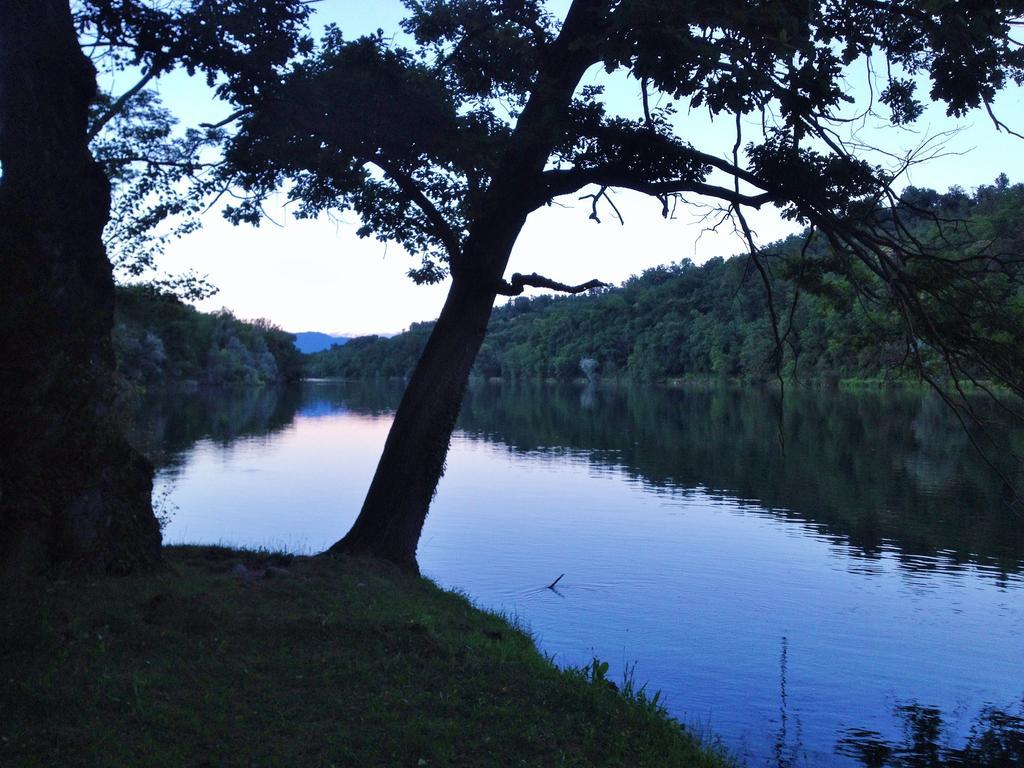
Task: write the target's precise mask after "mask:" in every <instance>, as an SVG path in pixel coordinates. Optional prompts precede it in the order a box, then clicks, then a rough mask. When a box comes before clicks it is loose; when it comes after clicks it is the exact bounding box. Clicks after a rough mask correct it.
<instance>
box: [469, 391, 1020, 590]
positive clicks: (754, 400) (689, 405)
mask: <svg viewBox="0 0 1024 768" xmlns="http://www.w3.org/2000/svg"><path fill="white" fill-rule="evenodd" d="M460 426H461V428H462V429H463V430H464V431H465V432H467V433H468V434H470V435H473V436H477V437H479V438H482V439H485V440H490V441H500V442H503V443H506V444H508V445H510V446H511V447H512V448H513V449H514V450H517V451H521V452H526V453H534V454H536V453H538V452H539V453H544V452H551V453H558V452H562V451H564V450H565V449H570V450H575V451H581V452H584V453H585V454H586V456H587V458H588V459H589V460H590V461H591V462H593V463H595V464H603V465H607V466H613V467H621V468H622V469H623V470H624V471H626V472H627V473H629V474H630V475H632V476H634V477H636V478H637V479H640V480H642V481H644V482H646V483H647V484H649V485H651V486H654V487H656V488H664V489H667V490H675V489H692V488H701V489H704V490H707V491H709V492H711V493H712V494H715V493H720V494H723V495H727V496H730V497H737V498H740V499H751V500H755V501H756V502H757V503H758V504H759V505H761V506H764V507H767V508H768V509H769V510H770V511H771V512H772V513H773V514H775V515H776V516H778V517H781V518H785V519H789V520H792V521H793V522H797V523H800V524H803V525H805V526H808V527H810V528H811V529H813V530H814V531H815V533H818V534H824V535H826V536H830V537H834V538H835V540H836V542H837V543H838V544H841V545H843V546H849V545H853V546H854V547H855V548H856V552H855V553H856V554H860V555H861V556H863V557H868V558H877V557H879V556H880V554H881V552H882V551H883V549H884V548H886V547H892V546H896V547H897V548H898V550H899V555H900V558H901V563H902V565H903V566H905V567H907V568H910V569H915V570H919V569H923V568H936V567H948V566H950V565H952V566H956V565H957V564H961V563H966V562H976V563H984V564H988V565H996V566H998V567H999V568H1000V569H1002V570H1003V571H1004V572H1016V571H1017V570H1018V569H1019V568H1020V565H1021V564H1022V561H1024V526H1021V525H1020V519H1019V517H1018V515H1017V514H1015V513H1014V511H1013V510H1011V509H1010V508H1009V506H1008V504H1007V501H1006V498H1005V496H1004V494H1003V491H1002V488H1001V483H1000V482H999V479H998V477H997V476H996V475H995V474H994V473H993V472H992V470H991V469H990V468H989V467H988V466H987V465H986V464H985V462H984V460H983V459H982V458H981V457H980V456H979V455H978V454H977V452H976V451H974V450H973V449H972V448H971V447H970V444H969V442H968V440H967V439H966V437H965V435H964V434H963V433H962V431H960V428H959V426H958V424H957V423H956V421H955V419H954V418H953V417H952V415H951V414H949V413H948V412H947V411H944V410H943V406H942V405H941V403H936V402H935V401H934V399H933V398H932V397H928V396H924V397H922V396H921V395H919V394H916V393H912V392H906V391H884V392H870V393H858V394H851V393H843V392H838V393H837V392H821V391H807V390H804V391H795V392H791V393H789V394H787V398H786V404H785V414H784V420H783V435H784V439H785V452H783V451H781V450H780V449H779V441H778V436H777V431H778V395H777V393H776V392H775V391H773V390H770V389H756V388H746V389H731V388H717V387H708V388H687V389H684V390H665V389H656V388H650V387H641V388H602V389H600V390H599V392H598V395H597V396H596V397H594V398H590V397H588V398H586V407H584V405H583V403H582V402H581V398H580V393H579V391H578V389H574V388H571V387H559V386H547V385H538V384H518V385H516V384H509V383H506V384H504V385H503V386H500V387H476V388H472V389H471V390H470V392H469V395H468V396H467V398H466V401H465V403H464V405H463V410H462V415H461V417H460ZM1011 437H1012V438H1013V439H1015V440H1017V441H1020V440H1021V437H1022V435H1020V434H1014V435H1012V436H1011ZM943 564H945V566H944V565H943Z"/></svg>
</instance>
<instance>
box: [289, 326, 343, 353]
mask: <svg viewBox="0 0 1024 768" xmlns="http://www.w3.org/2000/svg"><path fill="white" fill-rule="evenodd" d="M348 340H349V337H348V336H331V335H330V334H327V333H320V332H319V331H302V332H301V333H296V334H295V348H296V349H298V350H299V352H302V353H303V354H304V355H311V354H313V353H314V352H323V351H324V350H325V349H330V348H331V347H333V346H334V345H335V344H337V345H339V346H340V345H342V344H344V343H346V342H347V341H348Z"/></svg>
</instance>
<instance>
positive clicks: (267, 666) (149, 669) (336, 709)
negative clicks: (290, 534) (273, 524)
mask: <svg viewBox="0 0 1024 768" xmlns="http://www.w3.org/2000/svg"><path fill="white" fill-rule="evenodd" d="M166 556H167V567H166V568H165V569H163V570H162V571H160V572H158V573H155V574H149V575H137V576H131V577H127V578H122V579H105V580H98V581H95V582H91V583H61V582H58V583H52V584H48V585H45V586H40V587H38V588H36V589H34V590H28V591H25V590H23V591H20V592H18V593H16V594H10V593H7V594H3V595H0V648H2V649H3V653H2V654H0V673H2V674H0V765H4V766H37V765H38V766H44V765H45V766H90V767H91V766H304V767H305V766H332V765H333V766H376V765H380V766H392V765H393V766H416V767H417V768H418V767H419V766H450V765H462V766H491V765H495V766H563V765H564V766H587V765H594V766H620V765H621V766H637V765H650V766H677V765H678V766H684V765H685V766H721V765H723V764H725V762H726V761H725V760H724V759H723V758H722V757H721V756H720V755H718V754H715V753H714V752H713V751H712V750H708V749H706V748H702V747H701V746H700V745H699V744H698V743H697V742H696V740H695V739H694V738H693V737H691V736H690V735H689V734H688V733H686V732H685V731H684V730H683V729H682V728H681V727H680V726H679V725H678V724H677V723H675V722H674V721H672V720H670V719H669V718H667V717H666V716H665V715H664V714H663V713H662V712H661V710H660V709H659V708H658V707H657V706H656V705H654V704H652V703H651V702H650V701H648V700H646V699H645V698H644V697H643V696H636V695H632V696H626V695H623V694H622V692H618V691H616V690H615V688H614V686H612V685H611V684H610V683H609V682H607V681H605V680H604V679H603V678H604V676H603V674H602V671H603V670H602V668H601V667H597V668H596V670H591V671H589V672H579V671H568V672H564V671H559V670H558V669H556V668H555V667H554V666H553V665H552V664H551V663H550V662H548V661H547V660H546V659H544V658H543V657H542V656H541V655H540V654H539V653H538V652H537V650H536V648H535V647H534V645H533V643H532V642H531V640H530V639H529V638H528V637H527V636H526V635H525V634H523V633H522V632H520V631H518V630H516V629H514V628H513V627H511V626H510V625H509V624H508V623H507V622H505V621H504V620H502V619H501V618H499V617H497V616H494V615H491V614H488V613H485V612H482V611H480V610H477V609H475V608H473V607H472V606H471V605H470V604H469V603H468V601H466V600H465V599H464V598H462V597H460V596H458V595H455V594H452V593H449V592H444V591H442V590H440V589H438V588H437V587H436V586H435V585H434V584H432V583H431V582H429V581H427V580H425V579H414V578H410V577H406V576H402V575H401V574H398V573H396V572H394V571H392V570H391V569H389V568H387V567H385V566H382V565H379V564H374V563H370V562H362V561H351V560H344V559H342V560H329V559H322V558H314V559H309V558H288V557H281V556H269V555H256V554H251V553H239V552H234V551H231V550H227V549H221V548H175V549H169V550H167V552H166Z"/></svg>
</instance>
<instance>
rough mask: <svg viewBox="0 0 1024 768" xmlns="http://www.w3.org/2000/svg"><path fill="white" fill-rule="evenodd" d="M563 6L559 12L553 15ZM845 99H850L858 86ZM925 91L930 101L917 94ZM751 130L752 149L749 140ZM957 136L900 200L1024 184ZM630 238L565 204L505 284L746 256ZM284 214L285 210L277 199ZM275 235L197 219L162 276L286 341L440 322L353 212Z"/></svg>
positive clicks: (183, 101)
mask: <svg viewBox="0 0 1024 768" xmlns="http://www.w3.org/2000/svg"><path fill="white" fill-rule="evenodd" d="M566 4H567V3H566V2H565V0H560V1H559V2H557V3H552V7H554V8H556V9H557V8H561V7H564V6H565V5H566ZM402 10H403V9H402V6H401V4H400V2H397V0H374V1H373V2H366V0H322V2H321V3H320V4H319V5H318V11H317V15H316V16H315V17H314V20H313V27H314V29H317V28H318V27H319V26H320V25H322V24H323V23H325V22H326V21H333V22H335V23H337V24H338V25H339V26H340V27H341V29H342V31H343V32H344V33H345V36H346V37H347V38H352V37H356V36H358V35H360V34H364V33H367V32H372V31H373V30H375V29H377V28H378V27H379V28H381V29H383V30H384V32H385V34H391V33H395V34H400V30H399V29H398V21H399V19H400V18H401V17H402ZM850 79H851V85H850V87H851V90H854V91H856V90H859V89H858V88H857V85H856V79H857V76H856V74H852V75H851V78H850ZM590 83H601V84H605V85H607V86H608V93H609V102H610V103H611V104H612V105H614V107H615V108H616V109H617V110H619V111H621V112H622V113H624V114H635V113H636V112H637V111H638V110H639V98H638V95H637V94H638V90H637V89H636V84H635V82H629V81H626V80H625V79H624V78H615V79H613V80H611V81H609V78H608V76H607V75H605V74H604V73H603V71H601V70H600V69H595V70H594V71H592V72H591V73H589V74H588V75H587V77H586V78H585V80H584V84H590ZM157 88H158V90H159V91H160V93H161V95H162V97H163V99H164V101H165V102H166V103H167V105H168V106H169V107H170V108H171V109H172V110H174V111H175V113H176V114H178V115H179V117H181V119H182V122H183V123H184V124H186V125H187V124H190V123H193V124H194V123H196V122H200V121H213V120H217V119H219V118H220V117H222V116H223V115H224V114H226V112H227V110H226V109H225V108H224V106H223V105H221V104H218V103H216V102H215V101H214V100H212V99H211V96H210V94H209V91H207V90H206V89H205V88H204V87H203V85H202V83H201V82H200V81H198V80H190V79H189V78H187V77H186V76H184V75H183V74H174V75H172V76H170V77H167V78H164V79H163V80H162V81H160V82H159V84H158V86H157ZM923 92H924V93H925V94H927V89H924V90H923ZM996 111H997V114H998V115H999V117H1000V118H1001V119H1002V120H1003V121H1004V122H1006V123H1008V124H1009V125H1011V126H1013V127H1014V128H1015V129H1016V130H1021V129H1022V128H1024V93H1022V90H1021V89H1020V88H1016V89H1011V90H1008V91H1007V92H1005V93H1003V94H1001V95H1000V97H999V100H998V101H997V102H996ZM677 123H678V125H679V126H680V127H681V135H683V136H684V137H685V138H687V139H689V140H691V141H692V142H693V143H694V144H695V145H696V146H698V147H699V148H701V149H703V150H704V151H709V152H712V153H715V154H719V155H722V156H725V155H726V154H727V153H728V152H729V151H730V150H731V146H732V143H733V139H734V127H733V124H732V121H731V119H727V120H726V121H718V122H715V123H714V124H712V123H711V122H710V121H709V120H708V118H707V116H706V115H705V114H704V113H694V114H687V113H686V112H685V110H683V109H680V114H679V115H678V120H677ZM756 127H757V126H756V125H755V124H754V123H751V124H750V138H752V139H756V135H755V133H754V130H755V128H756ZM953 127H957V126H956V124H955V123H954V122H953V121H951V120H949V119H947V118H946V117H945V114H944V110H943V109H942V108H941V107H932V108H929V110H928V111H927V112H926V114H925V116H924V117H923V118H922V119H921V120H919V121H918V123H917V124H916V125H915V126H914V127H913V131H907V130H897V129H892V128H879V127H875V126H871V125H869V126H867V127H865V128H863V129H862V131H863V136H864V138H865V139H866V140H868V141H870V143H872V144H874V145H876V146H884V147H886V148H887V149H892V150H893V151H896V152H900V151H906V150H908V149H910V148H912V147H914V146H916V145H917V144H918V143H919V142H920V141H921V138H922V136H923V135H927V134H934V133H937V132H939V131H945V130H948V129H950V128H953ZM959 127H960V128H961V129H962V130H961V131H960V132H959V133H958V134H957V135H955V136H953V137H952V138H951V139H949V140H948V142H947V144H946V146H945V151H946V152H947V153H956V154H951V155H948V156H945V157H939V158H936V159H934V160H932V161H930V162H929V163H926V164H924V165H921V166H917V167H915V168H914V169H912V172H911V173H910V174H908V176H907V177H905V179H904V180H903V181H902V182H897V184H896V186H897V188H900V189H902V188H903V187H904V186H906V185H908V184H914V185H916V186H921V187H933V188H936V189H938V190H940V191H945V190H946V189H947V188H948V187H949V186H951V185H953V184H959V185H960V186H962V187H965V188H967V189H970V188H973V187H976V186H978V185H980V184H990V183H992V181H993V180H994V179H995V177H996V176H997V175H998V174H999V173H1000V172H1005V173H1006V174H1007V175H1008V176H1009V177H1010V180H1011V182H1019V181H1024V173H1022V172H1021V170H1022V167H1021V162H1020V160H1019V159H1018V158H1019V157H1020V156H1021V155H1022V149H1024V142H1022V141H1021V140H1020V139H1017V138H1014V137H1012V136H1009V135H1008V134H1006V133H999V132H997V131H996V129H995V128H994V127H993V125H992V124H991V122H990V121H989V120H988V117H987V116H986V115H984V114H982V113H975V114H974V115H972V116H971V119H970V120H968V121H964V122H963V123H962V124H961V125H960V126H959ZM614 199H615V200H616V204H617V205H618V206H619V208H620V210H622V212H623V214H624V216H625V219H626V225H625V226H622V225H620V224H619V223H618V221H617V220H616V219H615V218H614V216H612V215H611V211H610V210H606V211H605V213H607V214H608V215H605V216H602V221H603V223H602V224H596V223H595V222H593V221H590V220H589V219H588V214H589V213H590V203H589V201H583V202H580V201H578V200H576V198H575V197H568V198H564V199H560V200H559V203H562V204H564V205H565V206H566V207H562V206H552V207H549V208H545V209H542V210H540V211H538V212H536V213H534V214H533V215H532V216H531V217H530V218H529V220H528V222H527V225H526V227H525V229H524V230H523V233H522V235H521V236H520V238H519V241H518V243H517V244H516V247H515V250H514V251H513V255H512V260H511V262H510V264H509V267H508V270H507V273H506V274H507V275H509V274H511V273H512V272H527V273H528V272H541V273H542V274H545V275H547V276H548V277H551V278H553V279H556V280H559V281H561V282H567V283H577V282H585V281H587V280H590V279H592V278H598V279H600V280H603V281H605V282H610V283H618V282H621V281H622V280H624V279H626V278H627V277H629V276H630V275H632V274H636V273H639V272H641V271H643V270H644V269H646V268H648V267H651V266H654V265H657V264H665V263H669V262H674V261H679V260H680V259H683V258H691V259H693V260H694V261H697V262H698V263H699V262H701V261H704V260H706V259H707V258H710V257H712V256H717V255H722V256H726V255H730V254H733V253H737V252H740V251H742V250H743V245H742V243H740V242H739V240H737V239H736V238H735V236H733V235H731V234H730V233H726V232H724V231H723V232H720V233H703V234H702V231H701V230H702V225H701V224H700V223H699V222H698V221H697V218H698V213H697V212H694V211H687V210H686V209H683V208H680V209H679V211H678V213H677V216H676V218H675V219H674V220H668V221H666V220H664V219H662V218H661V215H660V204H659V203H658V202H657V201H655V200H651V199H649V198H645V197H643V196H641V195H637V194H635V193H628V192H621V193H618V194H616V195H615V198H614ZM282 202H283V200H282ZM269 212H270V214H271V216H272V218H273V219H274V221H275V222H277V224H274V223H270V222H267V223H265V224H264V225H263V226H261V227H260V228H258V229H257V228H253V227H250V226H238V227H235V226H232V225H231V224H228V223H227V222H226V221H224V220H223V219H222V218H221V217H220V216H219V215H217V214H215V213H212V214H210V215H209V216H208V217H207V221H206V222H205V225H204V227H203V228H202V229H201V230H200V231H198V232H195V233H193V234H191V235H189V236H187V237H185V238H183V239H181V240H180V241H177V242H174V243H172V244H171V245H170V246H169V247H168V249H167V253H166V255H165V257H164V258H163V259H162V260H161V261H160V264H159V266H160V268H161V269H162V270H164V271H167V272H172V273H174V272H181V271H185V270H188V269H193V270H195V271H196V272H198V273H200V274H204V273H205V274H207V275H208V276H209V279H210V280H211V281H212V282H213V283H214V284H215V285H216V286H218V287H219V288H220V292H219V293H218V294H217V295H216V296H214V297H213V298H212V299H209V300H207V301H205V302H203V303H202V304H200V305H199V306H200V308H201V309H205V310H212V309H219V308H220V307H227V308H228V309H230V310H231V311H233V312H234V313H235V314H236V315H237V316H239V317H242V318H247V319H254V318H258V317H265V318H268V319H270V320H271V321H273V322H275V323H276V324H278V325H279V326H281V327H283V328H285V329H286V330H289V331H307V330H316V331H323V332H326V333H337V334H343V335H349V336H352V335H363V334H369V333H395V332H398V331H401V330H403V329H404V328H407V327H408V326H409V324H410V323H412V322H416V321H421V320H430V319H433V318H435V317H436V316H437V314H438V312H439V311H440V308H441V305H442V303H443V301H444V296H445V293H446V291H447V282H446V283H442V284H440V285H436V286H417V285H414V284H413V283H412V281H411V280H410V279H409V278H408V277H407V276H406V272H407V270H408V269H409V268H410V267H412V266H415V265H417V264H418V259H414V258H412V257H410V256H409V255H408V254H406V253H405V252H404V251H403V250H402V249H401V248H400V247H399V246H397V245H395V244H385V243H379V242H377V241H376V240H360V239H359V238H357V237H356V235H355V231H356V229H357V228H358V226H359V224H358V221H357V219H356V217H355V216H354V215H353V214H351V213H349V214H346V215H345V216H343V217H341V218H340V220H335V221H331V220H327V219H323V220H318V221H297V220H295V219H294V218H292V216H291V214H290V213H288V211H287V210H284V209H281V208H280V207H278V209H277V210H274V209H272V208H271V209H269ZM752 224H754V226H755V228H756V229H757V230H758V234H759V236H760V240H761V241H762V242H764V243H766V242H770V241H772V240H775V239H778V238H779V237H782V236H785V235H787V234H789V233H791V232H792V231H793V228H792V225H791V224H788V223H787V222H783V221H781V220H780V219H779V218H778V217H777V216H776V215H775V214H774V209H771V210H766V211H764V212H761V213H759V214H757V216H756V217H755V218H754V219H753V220H752Z"/></svg>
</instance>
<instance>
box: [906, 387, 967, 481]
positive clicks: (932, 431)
mask: <svg viewBox="0 0 1024 768" xmlns="http://www.w3.org/2000/svg"><path fill="white" fill-rule="evenodd" d="M910 429H911V432H912V433H913V436H914V444H915V448H914V450H913V451H911V452H909V453H907V455H906V458H905V460H904V467H905V468H906V471H907V476H908V477H910V479H911V480H913V481H914V482H915V483H916V484H917V486H918V488H920V489H922V490H924V491H929V490H935V491H938V490H941V489H944V488H947V487H949V486H950V485H951V484H952V483H953V480H954V478H955V477H956V470H957V468H958V466H959V463H960V462H959V457H960V453H961V451H962V449H963V448H964V446H965V444H966V443H967V442H968V439H967V434H966V433H965V432H964V430H963V428H962V427H961V426H960V424H959V423H958V422H957V421H956V419H955V418H950V413H949V408H948V407H947V406H946V405H945V403H943V402H942V400H941V398H938V397H922V398H921V401H920V407H919V408H918V412H917V414H916V415H915V416H914V418H913V420H912V421H911V422H910Z"/></svg>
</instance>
